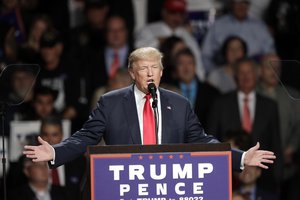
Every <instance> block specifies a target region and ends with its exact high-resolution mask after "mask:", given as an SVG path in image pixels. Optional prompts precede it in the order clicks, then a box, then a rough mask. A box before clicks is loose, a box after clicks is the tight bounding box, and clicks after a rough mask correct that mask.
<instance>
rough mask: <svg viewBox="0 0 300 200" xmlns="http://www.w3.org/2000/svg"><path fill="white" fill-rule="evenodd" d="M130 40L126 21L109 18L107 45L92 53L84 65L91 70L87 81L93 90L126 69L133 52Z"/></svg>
mask: <svg viewBox="0 0 300 200" xmlns="http://www.w3.org/2000/svg"><path fill="white" fill-rule="evenodd" d="M128 39H129V38H128V29H127V25H126V23H125V20H124V19H123V18H122V17H121V16H118V15H111V16H109V17H108V18H107V21H106V23H105V45H103V46H102V47H99V48H98V49H97V50H94V51H90V52H89V53H87V56H86V58H85V60H86V62H85V64H84V65H85V66H87V68H88V69H87V70H89V71H88V72H87V73H88V77H86V79H87V81H90V82H91V87H92V88H93V89H94V88H98V87H101V86H104V85H106V84H107V83H108V81H109V80H110V79H113V78H114V76H115V75H116V72H117V70H118V69H120V68H126V65H127V57H128V55H129V53H130V52H131V50H132V44H131V43H130V42H129V40H128Z"/></svg>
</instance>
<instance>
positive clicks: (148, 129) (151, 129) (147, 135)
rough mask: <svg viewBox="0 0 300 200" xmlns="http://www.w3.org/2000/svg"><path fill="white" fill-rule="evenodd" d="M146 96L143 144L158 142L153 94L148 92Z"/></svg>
mask: <svg viewBox="0 0 300 200" xmlns="http://www.w3.org/2000/svg"><path fill="white" fill-rule="evenodd" d="M145 98H146V101H145V105H144V112H143V140H144V141H143V144H156V136H155V121H154V115H153V110H152V108H151V105H150V98H151V95H150V94H147V95H146V96H145Z"/></svg>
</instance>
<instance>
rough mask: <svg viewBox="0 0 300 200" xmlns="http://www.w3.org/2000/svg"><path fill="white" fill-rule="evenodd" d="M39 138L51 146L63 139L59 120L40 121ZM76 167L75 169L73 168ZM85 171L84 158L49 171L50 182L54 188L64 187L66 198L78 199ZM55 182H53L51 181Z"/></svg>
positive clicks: (52, 117)
mask: <svg viewBox="0 0 300 200" xmlns="http://www.w3.org/2000/svg"><path fill="white" fill-rule="evenodd" d="M40 130H41V132H40V136H41V137H42V138H43V139H44V140H45V141H47V142H48V143H49V144H51V145H55V144H58V143H60V142H61V141H62V139H63V125H62V121H61V119H60V118H58V117H55V116H48V117H46V118H44V119H43V120H42V123H41V129H40ZM74 166H76V167H74ZM84 169H85V157H84V156H80V157H78V158H77V159H75V160H73V161H71V162H69V163H66V164H65V165H63V166H60V167H58V168H56V169H52V170H51V175H52V176H51V182H52V184H53V185H56V186H64V187H65V189H66V192H67V193H68V196H69V197H70V198H71V199H73V200H76V199H79V197H80V182H81V178H82V176H83V173H84ZM55 176H57V177H56V180H55V181H54V180H53V179H55Z"/></svg>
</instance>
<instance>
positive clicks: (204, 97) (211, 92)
mask: <svg viewBox="0 0 300 200" xmlns="http://www.w3.org/2000/svg"><path fill="white" fill-rule="evenodd" d="M219 96H220V92H219V90H217V89H216V88H215V87H213V86H211V85H210V84H208V83H205V82H200V81H199V80H198V90H197V97H196V101H195V106H194V110H195V113H196V114H197V116H198V117H199V120H200V122H201V123H202V125H203V127H204V128H205V129H206V128H207V120H208V114H209V110H210V109H211V106H212V103H213V102H214V100H215V99H216V98H217V97H219Z"/></svg>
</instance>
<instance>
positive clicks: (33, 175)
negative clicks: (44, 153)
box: [24, 161, 49, 184]
mask: <svg viewBox="0 0 300 200" xmlns="http://www.w3.org/2000/svg"><path fill="white" fill-rule="evenodd" d="M24 173H25V175H26V177H27V178H28V179H29V181H30V182H31V183H35V184H37V183H42V184H46V183H47V182H48V178H49V169H48V165H47V162H32V161H26V163H25V165H24Z"/></svg>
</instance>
